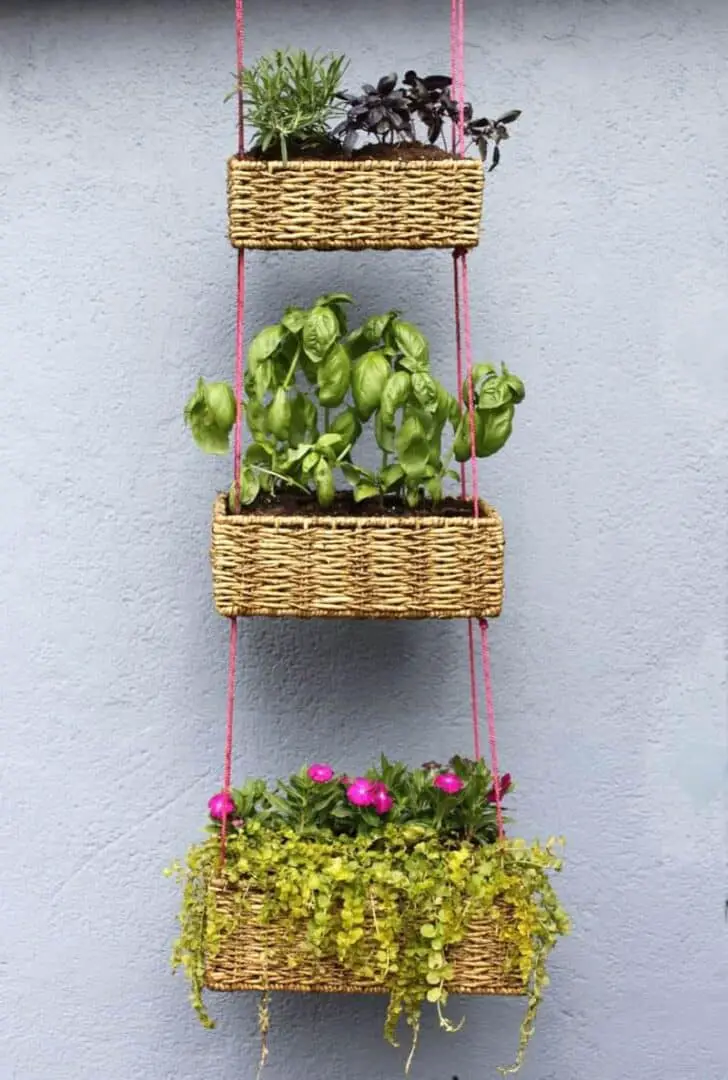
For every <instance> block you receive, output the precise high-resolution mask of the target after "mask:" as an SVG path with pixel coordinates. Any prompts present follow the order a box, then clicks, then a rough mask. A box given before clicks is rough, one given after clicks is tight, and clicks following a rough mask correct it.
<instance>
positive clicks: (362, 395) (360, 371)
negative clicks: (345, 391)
mask: <svg viewBox="0 0 728 1080" xmlns="http://www.w3.org/2000/svg"><path fill="white" fill-rule="evenodd" d="M389 373H390V367H389V361H388V360H387V357H386V356H385V355H384V353H383V352H381V351H378V350H375V351H374V352H368V353H365V354H364V356H362V358H361V360H358V361H357V362H356V364H355V365H354V370H353V373H352V378H351V389H352V393H353V396H354V404H355V406H356V411H357V413H358V414H359V418H360V419H361V420H368V419H369V417H370V416H371V415H372V413H373V412H374V410H375V409H376V408H378V406H379V402H380V401H381V398H382V391H383V390H384V386H385V384H386V382H387V379H388V378H389Z"/></svg>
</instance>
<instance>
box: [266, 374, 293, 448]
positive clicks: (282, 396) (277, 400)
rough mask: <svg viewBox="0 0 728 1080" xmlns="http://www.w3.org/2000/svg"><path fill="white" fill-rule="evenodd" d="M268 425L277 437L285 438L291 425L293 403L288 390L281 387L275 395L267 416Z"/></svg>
mask: <svg viewBox="0 0 728 1080" xmlns="http://www.w3.org/2000/svg"><path fill="white" fill-rule="evenodd" d="M266 419H267V421H268V427H269V428H270V430H271V432H272V433H273V434H274V435H275V436H276V438H278V439H281V440H285V439H287V438H288V432H289V430H290V427H291V403H290V401H289V400H288V397H287V395H286V391H285V390H284V389H283V387H279V389H278V390H276V392H275V394H274V395H273V400H272V402H271V403H270V405H269V406H268V413H267V416H266Z"/></svg>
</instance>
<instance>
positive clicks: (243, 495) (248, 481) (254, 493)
mask: <svg viewBox="0 0 728 1080" xmlns="http://www.w3.org/2000/svg"><path fill="white" fill-rule="evenodd" d="M259 491H260V478H259V476H258V473H257V472H256V470H255V469H251V468H250V467H245V468H243V469H241V470H240V502H241V503H242V504H243V506H250V504H251V503H253V502H255V500H256V499H257V498H258V492H259Z"/></svg>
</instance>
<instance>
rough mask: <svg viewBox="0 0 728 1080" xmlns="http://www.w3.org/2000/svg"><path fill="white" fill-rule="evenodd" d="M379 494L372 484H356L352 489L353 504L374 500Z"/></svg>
mask: <svg viewBox="0 0 728 1080" xmlns="http://www.w3.org/2000/svg"><path fill="white" fill-rule="evenodd" d="M378 494H379V488H378V487H375V486H374V484H357V485H356V487H355V488H354V502H363V500H364V499H374V498H376V496H377V495H378Z"/></svg>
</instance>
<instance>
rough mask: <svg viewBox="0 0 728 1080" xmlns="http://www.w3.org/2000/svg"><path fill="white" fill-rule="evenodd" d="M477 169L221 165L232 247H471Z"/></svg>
mask: <svg viewBox="0 0 728 1080" xmlns="http://www.w3.org/2000/svg"><path fill="white" fill-rule="evenodd" d="M483 184H484V180H483V166H482V164H481V162H480V161H476V160H473V159H461V160H458V159H456V158H443V159H437V158H436V159H434V160H433V159H424V160H416V161H380V160H366V161H292V162H290V163H289V164H288V165H283V164H282V162H280V161H271V162H263V161H249V160H247V159H242V160H241V159H240V158H236V157H234V158H231V159H230V161H229V163H228V178H227V190H228V223H229V236H230V242H231V243H232V245H233V247H236V248H265V249H287V250H292V249H295V250H311V249H313V250H318V251H335V250H339V249H345V250H350V251H351V250H360V249H365V248H369V249H373V248H377V249H381V250H391V249H392V248H472V247H475V245H476V244H477V243H478V238H479V235H480V215H481V212H482V206H483Z"/></svg>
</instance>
